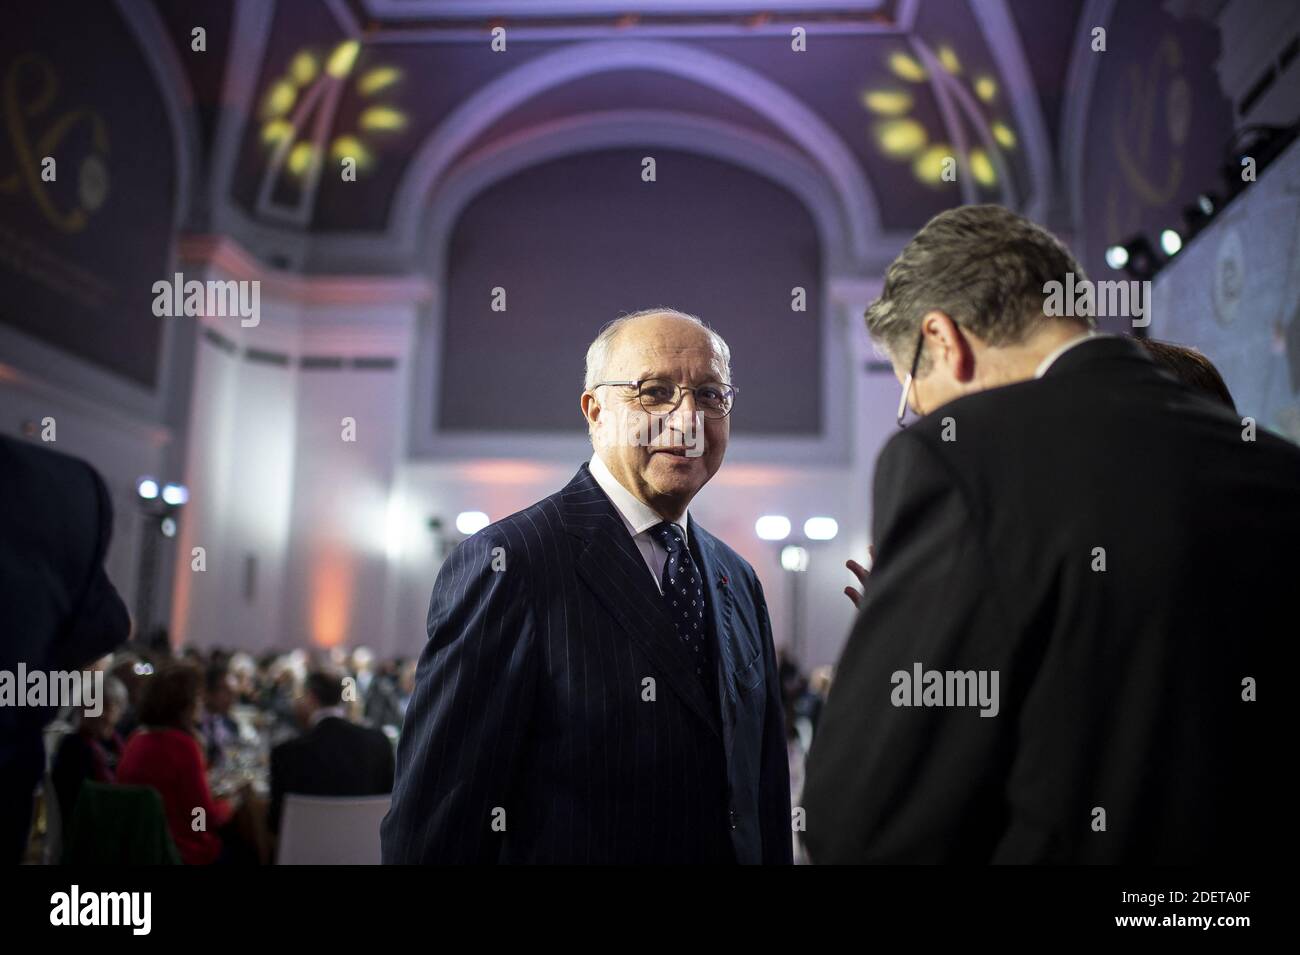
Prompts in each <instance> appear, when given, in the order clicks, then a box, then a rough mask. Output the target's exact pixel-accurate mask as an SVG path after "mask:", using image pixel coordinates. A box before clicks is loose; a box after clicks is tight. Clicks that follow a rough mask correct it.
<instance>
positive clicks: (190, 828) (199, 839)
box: [117, 663, 235, 865]
mask: <svg viewBox="0 0 1300 955" xmlns="http://www.w3.org/2000/svg"><path fill="white" fill-rule="evenodd" d="M202 680H203V677H202V674H201V673H200V671H199V669H198V668H197V667H195V666H193V665H192V664H187V663H173V664H169V665H168V666H166V667H164V668H163V669H161V670H160V671H159V672H158V673H156V674H154V675H153V676H152V677H151V678H150V679H149V681H148V683H147V684H146V685H145V690H144V695H143V697H142V698H141V700H140V712H139V716H140V728H139V729H138V730H136V731H135V732H134V733H133V734H131V738H130V739H129V740H127V742H126V749H125V751H124V752H123V753H122V759H121V762H120V763H119V764H118V768H117V781H118V782H119V783H122V784H125V785H138V786H152V787H153V788H154V789H156V790H158V793H159V795H161V796H162V801H163V809H164V811H165V812H166V814H167V828H168V829H169V830H170V831H171V834H172V839H173V840H174V841H175V842H176V848H177V849H179V850H180V854H181V859H182V860H183V861H184V862H185V863H186V864H187V865H207V864H210V863H213V862H216V861H217V860H218V858H219V857H220V856H221V855H222V839H221V836H220V835H219V830H221V828H222V827H223V826H225V825H226V824H227V823H228V822H230V820H231V817H232V816H233V815H234V811H235V804H234V803H233V802H230V801H227V800H225V799H214V798H213V796H212V791H211V790H210V789H209V787H208V780H207V775H206V771H207V766H206V764H205V761H204V759H203V749H202V747H201V746H200V745H199V740H198V737H197V736H196V735H195V721H196V720H197V719H198V711H199V694H200V688H201V685H202ZM196 809H202V810H203V818H204V820H205V825H204V826H203V827H201V828H198V830H197V831H196V827H195V825H194V822H195V819H196V818H197V817H196V815H195V810H196Z"/></svg>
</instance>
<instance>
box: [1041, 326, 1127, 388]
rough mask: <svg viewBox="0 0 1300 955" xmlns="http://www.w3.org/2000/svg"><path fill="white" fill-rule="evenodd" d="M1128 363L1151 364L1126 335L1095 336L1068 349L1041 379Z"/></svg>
mask: <svg viewBox="0 0 1300 955" xmlns="http://www.w3.org/2000/svg"><path fill="white" fill-rule="evenodd" d="M1129 361H1142V362H1146V363H1147V364H1151V358H1150V356H1149V355H1147V353H1146V351H1145V350H1144V349H1143V348H1142V346H1141V345H1139V344H1138V343H1137V342H1135V341H1134V340H1133V339H1131V338H1129V337H1128V336H1127V335H1097V336H1095V337H1093V338H1089V339H1088V340H1087V341H1082V342H1080V343H1079V344H1077V345H1075V346H1074V347H1073V348H1070V349H1068V350H1067V351H1066V352H1065V353H1064V354H1062V355H1061V356H1060V357H1058V358H1057V359H1056V361H1054V362H1052V364H1051V366H1050V367H1049V368H1048V369H1047V371H1045V372H1043V377H1044V378H1056V377H1058V376H1060V375H1070V374H1074V373H1075V372H1077V371H1080V370H1081V369H1095V368H1097V367H1100V366H1104V365H1108V364H1113V363H1115V362H1121V363H1123V362H1129Z"/></svg>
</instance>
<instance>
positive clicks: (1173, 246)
mask: <svg viewBox="0 0 1300 955" xmlns="http://www.w3.org/2000/svg"><path fill="white" fill-rule="evenodd" d="M1182 247H1183V237H1182V235H1180V234H1179V232H1178V230H1177V229H1165V230H1164V231H1163V232H1161V233H1160V249H1161V251H1162V252H1164V254H1165V255H1167V256H1169V257H1170V258H1173V257H1174V256H1175V255H1177V254H1178V252H1179V250H1181V249H1182Z"/></svg>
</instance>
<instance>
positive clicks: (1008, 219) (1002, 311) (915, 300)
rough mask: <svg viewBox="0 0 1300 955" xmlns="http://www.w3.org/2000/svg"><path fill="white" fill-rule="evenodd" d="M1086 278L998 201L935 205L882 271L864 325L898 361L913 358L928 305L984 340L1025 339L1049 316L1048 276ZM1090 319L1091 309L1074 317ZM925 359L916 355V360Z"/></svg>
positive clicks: (1066, 254)
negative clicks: (879, 286)
mask: <svg viewBox="0 0 1300 955" xmlns="http://www.w3.org/2000/svg"><path fill="white" fill-rule="evenodd" d="M1070 272H1073V273H1074V283H1075V285H1076V286H1077V285H1078V284H1079V283H1080V282H1083V281H1085V280H1086V279H1087V276H1085V275H1084V272H1083V269H1082V268H1081V267H1080V266H1079V263H1078V262H1076V261H1075V259H1074V256H1073V255H1071V254H1070V251H1069V249H1067V248H1066V247H1065V246H1064V245H1063V244H1061V242H1060V240H1059V239H1057V238H1056V237H1055V236H1054V235H1052V234H1051V233H1050V232H1048V231H1047V230H1046V229H1043V228H1040V227H1039V226H1037V225H1035V224H1034V223H1032V222H1030V221H1029V220H1028V219H1026V218H1024V217H1023V216H1018V215H1016V214H1015V213H1014V212H1012V211H1010V210H1009V209H1004V208H1003V207H1002V206H993V205H983V206H960V207H958V208H956V209H949V210H947V211H946V212H941V213H939V214H938V215H937V216H935V217H934V218H933V219H931V220H930V221H929V222H927V223H926V224H925V226H924V227H923V228H922V229H921V231H920V232H918V233H917V234H916V235H915V236H913V237H912V241H911V242H909V243H907V245H906V246H905V247H904V249H903V251H902V252H901V253H900V254H899V256H898V258H896V259H895V260H894V262H893V264H892V265H890V266H889V271H888V272H886V273H885V287H884V289H883V290H882V291H881V294H880V298H878V299H877V300H876V301H875V302H873V303H872V304H871V307H870V308H868V309H867V315H866V318H867V331H868V332H870V334H871V337H872V338H873V339H874V340H875V341H876V342H877V343H879V344H880V345H882V346H883V347H884V349H885V351H887V352H888V353H889V354H890V355H891V356H892V357H894V358H895V359H896V360H898V361H903V362H908V361H911V358H912V355H913V353H914V351H915V348H916V342H917V338H918V336H919V335H920V332H921V319H922V318H924V317H925V314H926V313H927V312H929V311H931V310H932V309H933V310H937V311H940V312H943V313H944V314H946V315H947V316H948V317H949V318H951V319H952V320H953V321H954V322H956V323H957V325H958V326H960V327H961V328H963V329H966V330H968V331H971V332H974V333H975V334H976V335H978V336H979V337H980V338H981V339H983V340H984V341H985V342H988V343H989V344H990V345H1011V344H1016V343H1018V342H1022V341H1024V340H1025V339H1026V338H1027V337H1029V335H1031V334H1032V333H1033V332H1034V331H1035V330H1036V328H1037V327H1038V326H1039V325H1040V324H1041V323H1042V322H1046V321H1051V319H1049V318H1047V317H1046V316H1044V314H1043V303H1044V301H1045V300H1046V298H1047V294H1046V293H1045V292H1044V291H1043V286H1044V284H1046V283H1047V282H1060V283H1061V284H1062V285H1064V284H1065V283H1066V274H1067V273H1070ZM1077 320H1078V321H1080V322H1083V323H1085V324H1087V325H1088V327H1090V328H1091V327H1094V326H1095V324H1096V322H1095V321H1094V320H1093V318H1092V317H1091V316H1088V317H1081V318H1079V319H1077ZM927 366H928V361H927V360H926V359H924V358H923V359H922V362H921V367H922V368H925V367H927Z"/></svg>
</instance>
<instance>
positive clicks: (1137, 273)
mask: <svg viewBox="0 0 1300 955" xmlns="http://www.w3.org/2000/svg"><path fill="white" fill-rule="evenodd" d="M1106 264H1107V265H1109V266H1110V267H1111V268H1112V269H1123V270H1124V271H1125V272H1126V273H1128V275H1129V276H1130V277H1132V278H1135V279H1137V280H1138V281H1144V280H1146V279H1149V278H1151V277H1152V276H1154V275H1155V274H1156V273H1157V272H1159V271H1160V265H1161V259H1159V258H1158V257H1157V255H1156V250H1155V249H1154V248H1152V247H1151V242H1150V241H1149V240H1148V239H1147V237H1146V236H1144V235H1137V236H1134V237H1133V238H1131V239H1129V240H1128V241H1127V242H1121V243H1119V244H1118V245H1112V246H1111V247H1110V248H1108V249H1107V250H1106Z"/></svg>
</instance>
